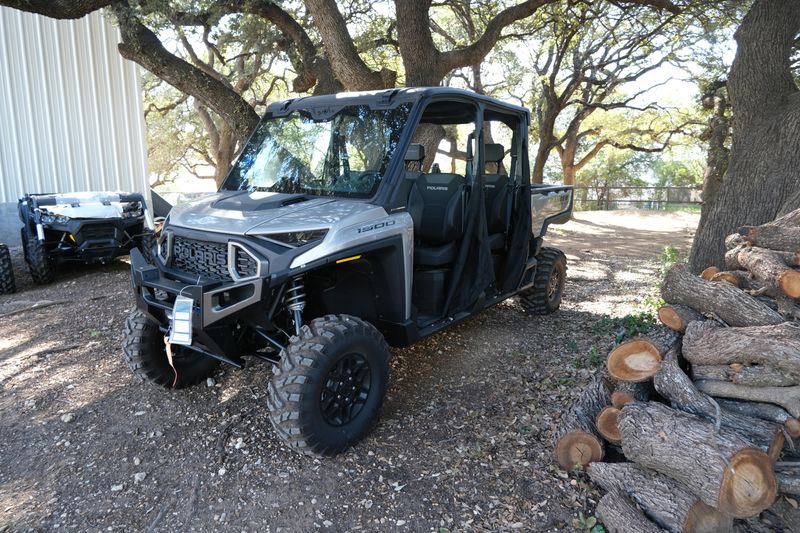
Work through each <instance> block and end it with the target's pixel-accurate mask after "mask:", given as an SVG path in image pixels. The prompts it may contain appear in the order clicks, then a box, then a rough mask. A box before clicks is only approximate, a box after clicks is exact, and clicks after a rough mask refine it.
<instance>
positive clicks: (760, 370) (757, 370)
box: [692, 364, 800, 387]
mask: <svg viewBox="0 0 800 533" xmlns="http://www.w3.org/2000/svg"><path fill="white" fill-rule="evenodd" d="M692 379H694V380H714V381H730V382H731V383H736V384H737V385H746V386H748V387H788V386H790V385H797V384H798V383H800V380H797V379H793V378H792V377H790V376H787V375H786V374H784V373H783V372H781V371H780V370H776V369H774V368H772V367H770V366H765V365H742V364H733V365H692Z"/></svg>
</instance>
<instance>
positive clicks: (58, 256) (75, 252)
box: [45, 219, 145, 263]
mask: <svg viewBox="0 0 800 533" xmlns="http://www.w3.org/2000/svg"><path fill="white" fill-rule="evenodd" d="M144 231H145V230H144V222H143V221H142V220H137V219H131V220H125V219H120V220H103V221H93V220H92V221H89V220H80V219H79V220H71V221H69V222H68V223H67V224H63V225H48V226H45V235H46V238H47V241H50V242H52V239H53V238H55V237H56V236H58V235H59V234H60V240H59V241H58V242H57V243H55V245H49V246H48V248H49V250H48V255H49V256H50V258H51V260H52V261H54V262H56V263H60V262H66V261H80V262H84V263H107V262H110V261H112V260H113V259H115V258H117V257H119V256H123V255H128V254H129V253H130V251H131V250H132V249H134V248H136V246H137V244H138V243H137V237H139V236H141V234H142V233H143V232H144ZM65 236H69V238H68V239H67V238H65Z"/></svg>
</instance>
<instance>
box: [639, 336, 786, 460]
mask: <svg viewBox="0 0 800 533" xmlns="http://www.w3.org/2000/svg"><path fill="white" fill-rule="evenodd" d="M653 383H654V385H655V388H656V391H658V393H659V394H660V395H661V396H663V397H664V398H666V399H667V400H669V401H670V405H671V406H672V407H673V408H675V409H680V410H681V411H684V412H686V413H691V414H693V415H697V416H700V417H703V418H705V419H706V420H709V421H711V422H713V423H714V424H718V425H719V426H720V427H724V428H727V429H729V430H730V431H733V432H735V433H737V434H738V435H740V436H741V437H742V438H744V439H745V440H747V441H748V442H751V443H752V444H753V445H754V446H757V447H758V448H760V449H761V450H762V451H763V452H765V453H766V454H767V455H768V456H769V457H770V458H771V459H777V458H778V456H779V455H780V452H781V450H782V449H783V445H784V443H785V438H784V435H783V428H782V426H781V424H778V423H772V422H768V421H765V420H760V419H757V418H753V417H751V416H745V415H742V414H739V413H734V412H730V411H726V410H724V409H721V408H720V407H721V406H719V405H718V404H717V403H716V402H715V401H714V400H713V399H712V398H710V397H709V396H708V395H706V394H703V393H702V392H700V391H699V390H698V389H697V387H695V384H694V383H692V380H690V379H689V376H687V375H686V374H685V373H684V372H683V370H681V368H680V366H679V365H678V356H677V352H676V351H672V352H670V353H669V354H667V355H666V357H665V358H664V361H663V362H662V364H661V370H659V372H658V374H657V375H656V376H655V377H654V378H653Z"/></svg>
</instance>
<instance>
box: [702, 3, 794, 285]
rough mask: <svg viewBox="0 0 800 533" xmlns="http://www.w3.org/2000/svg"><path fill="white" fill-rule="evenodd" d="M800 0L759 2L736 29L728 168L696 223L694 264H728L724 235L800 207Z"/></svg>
mask: <svg viewBox="0 0 800 533" xmlns="http://www.w3.org/2000/svg"><path fill="white" fill-rule="evenodd" d="M798 32H800V2H795V1H792V2H787V1H785V0H757V1H756V2H755V3H753V5H752V7H751V8H750V11H749V12H748V13H747V15H746V16H745V18H744V20H743V21H742V24H741V25H740V26H739V29H738V30H737V32H736V35H735V37H736V42H737V44H738V46H737V50H736V57H735V59H734V61H733V65H732V67H731V71H730V75H729V77H728V85H727V86H728V95H729V97H730V101H731V107H732V110H733V116H734V117H736V119H735V120H734V121H733V140H732V146H731V158H730V164H729V167H728V171H727V173H726V175H725V178H724V180H723V183H722V187H721V189H720V191H719V193H718V194H717V196H716V199H714V200H713V205H711V206H709V209H708V217H707V218H706V219H705V220H702V221H701V224H700V226H699V227H698V229H697V233H696V235H695V239H694V245H693V246H692V252H691V256H690V259H689V261H690V265H691V269H692V270H693V271H694V272H699V271H700V270H702V269H703V268H705V267H707V266H709V265H717V266H719V267H721V266H722V264H723V255H724V253H725V248H724V244H723V243H724V239H725V236H726V235H728V234H730V233H733V232H734V231H736V230H737V229H738V228H739V227H740V226H744V225H759V224H764V223H766V222H769V221H771V220H773V219H774V218H775V217H776V216H777V215H779V214H780V213H782V212H786V211H787V210H789V209H796V208H798V207H800V205H798V202H800V195H797V194H796V193H797V191H798V189H800V174H798V172H797V169H798V168H800V99H798V98H797V93H798V89H797V86H796V84H795V82H794V79H793V76H792V71H791V67H790V57H791V55H792V50H793V45H794V41H795V38H796V36H797V34H798Z"/></svg>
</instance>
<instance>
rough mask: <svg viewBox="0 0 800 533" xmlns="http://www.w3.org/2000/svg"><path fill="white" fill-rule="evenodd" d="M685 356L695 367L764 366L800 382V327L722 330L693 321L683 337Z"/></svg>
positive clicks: (785, 326) (757, 327) (781, 326)
mask: <svg viewBox="0 0 800 533" xmlns="http://www.w3.org/2000/svg"><path fill="white" fill-rule="evenodd" d="M683 356H684V357H685V358H686V359H687V360H688V361H690V362H691V363H692V364H695V365H730V364H733V363H741V364H758V365H765V366H769V367H772V368H774V369H776V370H779V371H781V372H784V373H785V374H786V375H788V376H790V377H791V378H792V379H795V380H800V325H795V324H792V323H789V322H785V323H782V324H779V325H775V326H755V327H742V328H723V327H720V326H719V324H715V323H713V322H710V321H707V322H694V323H692V324H689V327H688V328H686V334H685V335H684V337H683Z"/></svg>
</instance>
